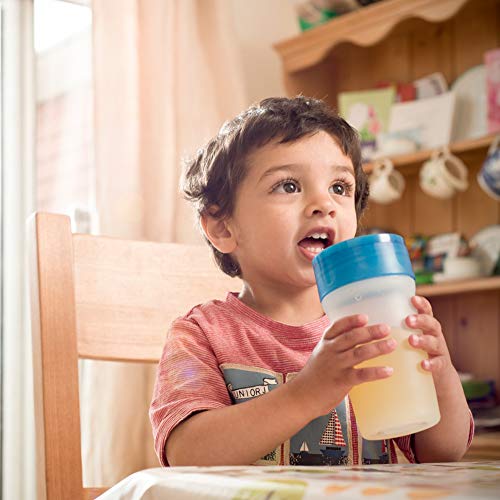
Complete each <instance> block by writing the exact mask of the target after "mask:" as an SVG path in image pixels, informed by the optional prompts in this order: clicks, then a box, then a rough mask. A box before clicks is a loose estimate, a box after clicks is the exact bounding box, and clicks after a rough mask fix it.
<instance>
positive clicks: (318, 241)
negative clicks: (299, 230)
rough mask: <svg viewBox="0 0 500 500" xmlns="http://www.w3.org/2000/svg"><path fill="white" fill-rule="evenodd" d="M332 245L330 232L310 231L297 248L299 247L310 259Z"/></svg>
mask: <svg viewBox="0 0 500 500" xmlns="http://www.w3.org/2000/svg"><path fill="white" fill-rule="evenodd" d="M332 244H333V234H332V232H331V231H330V230H322V231H312V232H310V233H308V234H307V236H306V237H305V238H303V239H301V240H300V241H299V243H298V245H299V247H301V249H302V250H304V251H305V253H306V255H307V256H308V257H310V258H312V257H314V256H316V255H318V254H319V253H320V252H322V251H323V250H324V249H325V248H328V247H329V246H331V245H332Z"/></svg>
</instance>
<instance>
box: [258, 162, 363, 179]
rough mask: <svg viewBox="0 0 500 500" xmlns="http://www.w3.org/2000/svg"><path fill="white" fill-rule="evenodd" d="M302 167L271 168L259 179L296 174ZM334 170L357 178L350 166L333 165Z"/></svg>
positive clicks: (293, 165) (292, 164) (282, 166)
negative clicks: (282, 173)
mask: <svg viewBox="0 0 500 500" xmlns="http://www.w3.org/2000/svg"><path fill="white" fill-rule="evenodd" d="M301 167H302V165H300V164H295V163H291V164H287V165H277V166H276V167H271V168H269V169H268V170H266V171H265V172H264V173H263V174H262V176H261V177H260V179H259V182H261V181H262V180H264V179H265V178H266V177H269V176H270V175H272V174H274V173H275V172H281V171H282V172H294V171H296V170H299V169H300V168H301ZM331 168H332V170H334V171H339V170H340V171H341V172H346V173H348V174H351V175H352V176H353V177H355V174H354V168H353V167H351V166H348V165H332V166H331Z"/></svg>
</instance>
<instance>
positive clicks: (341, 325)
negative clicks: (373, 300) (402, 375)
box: [290, 314, 396, 419]
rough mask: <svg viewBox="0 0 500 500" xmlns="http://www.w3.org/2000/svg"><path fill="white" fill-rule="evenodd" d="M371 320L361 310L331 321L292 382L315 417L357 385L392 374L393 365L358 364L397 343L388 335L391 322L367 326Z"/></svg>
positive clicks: (296, 391) (391, 347)
mask: <svg viewBox="0 0 500 500" xmlns="http://www.w3.org/2000/svg"><path fill="white" fill-rule="evenodd" d="M367 322H368V317H367V316H366V315H364V314H358V315H355V316H347V317H345V318H342V319H340V320H338V321H337V322H335V323H334V324H333V325H331V326H330V327H329V328H328V329H327V330H326V331H325V333H324V334H323V337H322V338H321V340H320V341H319V342H318V345H317V346H316V347H315V349H314V351H313V352H312V354H311V356H310V358H309V360H308V361H307V363H306V365H305V366H304V368H303V369H302V370H301V371H300V373H299V374H298V375H297V376H296V377H295V378H294V379H293V381H292V382H291V383H290V385H293V387H294V389H295V395H296V397H299V398H300V399H301V400H302V401H303V405H302V407H303V408H304V411H305V412H307V413H309V414H310V416H311V419H312V418H316V417H318V416H320V415H325V414H326V413H328V412H329V411H331V409H332V408H334V407H335V406H337V405H338V404H339V403H340V402H341V401H342V400H343V399H344V398H345V396H346V394H347V393H348V392H349V391H350V390H351V388H352V387H353V386H354V385H357V384H360V383H362V382H369V381H372V380H378V379H382V378H387V377H389V376H391V375H392V372H393V370H392V368H390V367H384V366H377V367H370V368H354V367H355V366H356V365H359V364H360V363H362V362H363V361H366V360H368V359H372V358H375V357H377V356H380V355H382V354H387V353H389V352H391V351H393V350H394V349H395V347H396V341H395V340H394V339H392V338H389V339H384V338H385V337H386V336H387V335H389V333H390V328H389V326H388V325H385V324H379V325H370V326H366V324H367ZM360 344H364V345H360Z"/></svg>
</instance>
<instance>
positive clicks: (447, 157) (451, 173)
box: [419, 148, 469, 199]
mask: <svg viewBox="0 0 500 500" xmlns="http://www.w3.org/2000/svg"><path fill="white" fill-rule="evenodd" d="M419 177H420V187H421V188H422V191H424V193H427V194H428V195H430V196H434V197H436V198H441V199H447V198H451V197H452V196H453V195H454V194H455V193H456V192H457V191H465V190H466V189H467V187H468V186H469V183H468V181H467V167H466V166H465V164H464V162H463V161H462V160H461V159H460V158H458V157H457V156H454V155H452V154H451V153H450V152H449V150H448V149H446V148H443V149H441V150H439V151H434V153H432V156H431V157H430V159H429V160H427V161H426V162H425V163H424V164H423V165H422V168H421V169H420V173H419Z"/></svg>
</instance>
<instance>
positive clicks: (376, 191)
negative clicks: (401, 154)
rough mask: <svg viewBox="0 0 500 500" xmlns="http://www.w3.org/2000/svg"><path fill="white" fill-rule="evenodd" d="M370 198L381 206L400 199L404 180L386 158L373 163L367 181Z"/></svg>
mask: <svg viewBox="0 0 500 500" xmlns="http://www.w3.org/2000/svg"><path fill="white" fill-rule="evenodd" d="M368 181H369V184H370V198H371V199H372V200H373V201H375V202H377V203H381V204H387V203H392V202H393V201H396V200H398V199H399V198H401V195H402V194H403V190H404V188H405V179H404V177H403V176H402V174H401V173H400V172H398V171H397V170H396V169H395V168H394V165H393V163H392V161H391V160H389V159H388V158H384V159H383V160H379V161H377V162H375V164H374V166H373V171H372V174H371V175H370V177H369V179H368Z"/></svg>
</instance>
